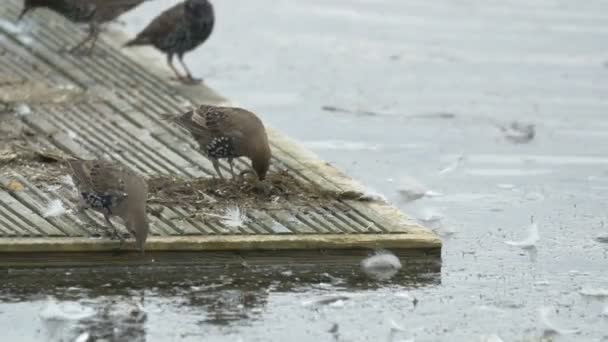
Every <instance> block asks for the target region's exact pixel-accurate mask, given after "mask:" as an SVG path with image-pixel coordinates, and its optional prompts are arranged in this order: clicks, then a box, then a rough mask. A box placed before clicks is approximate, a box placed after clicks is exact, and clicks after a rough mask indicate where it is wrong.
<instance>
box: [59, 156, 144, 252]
mask: <svg viewBox="0 0 608 342" xmlns="http://www.w3.org/2000/svg"><path fill="white" fill-rule="evenodd" d="M68 164H69V165H70V168H71V169H72V172H73V174H74V184H75V185H76V188H78V192H79V194H80V206H81V208H80V209H82V210H83V209H93V210H95V211H97V212H100V213H102V214H103V216H104V218H105V219H106V221H107V222H108V224H109V225H110V227H111V228H112V229H113V230H114V233H115V234H116V235H118V236H119V238H120V239H121V241H122V240H123V239H122V236H121V235H120V234H118V232H117V230H116V227H114V225H113V224H112V221H110V217H112V216H118V217H120V218H122V219H123V221H124V224H125V227H126V228H127V230H129V232H130V233H131V234H132V235H133V236H134V237H135V241H136V243H137V247H138V248H139V250H140V251H141V252H142V253H143V251H144V243H145V242H146V238H147V237H148V230H149V223H148V218H147V216H146V201H147V198H148V185H147V183H146V181H145V180H144V178H143V177H141V176H140V175H138V174H136V173H135V172H133V171H131V170H129V169H128V168H126V167H124V166H122V165H118V164H114V163H110V162H107V161H101V160H73V161H68Z"/></svg>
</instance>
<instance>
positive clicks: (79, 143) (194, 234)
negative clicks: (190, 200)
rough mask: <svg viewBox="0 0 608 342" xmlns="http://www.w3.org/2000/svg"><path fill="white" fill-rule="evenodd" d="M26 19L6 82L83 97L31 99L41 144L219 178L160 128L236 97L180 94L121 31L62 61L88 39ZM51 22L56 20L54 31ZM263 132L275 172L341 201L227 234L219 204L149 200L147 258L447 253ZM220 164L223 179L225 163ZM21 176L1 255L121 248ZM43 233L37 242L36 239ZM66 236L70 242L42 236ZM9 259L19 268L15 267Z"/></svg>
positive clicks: (141, 168) (1, 229)
mask: <svg viewBox="0 0 608 342" xmlns="http://www.w3.org/2000/svg"><path fill="white" fill-rule="evenodd" d="M20 7H21V3H20V1H19V0H8V1H7V4H6V6H0V17H2V18H6V17H13V16H16V15H17V14H18V12H19V10H20ZM27 20H36V26H37V29H36V30H31V32H28V33H27V35H29V37H25V36H24V35H23V34H16V33H15V32H12V31H11V32H9V31H7V30H6V29H5V28H2V27H0V49H1V50H2V51H4V50H6V48H5V47H4V46H6V47H7V48H10V53H11V58H8V59H3V60H2V61H0V70H4V69H6V70H13V69H14V70H16V72H11V73H10V77H13V78H14V77H19V78H23V77H25V78H27V80H29V81H30V82H36V83H41V84H42V83H44V84H48V86H49V87H55V88H56V89H61V87H63V86H65V85H68V86H70V87H72V88H74V89H76V90H77V91H78V92H81V93H82V94H80V93H79V94H78V95H79V96H78V99H77V101H76V100H73V101H69V100H67V101H64V102H62V103H60V104H49V103H33V102H32V103H30V102H27V103H28V105H30V108H31V109H32V113H31V114H30V115H27V116H23V117H22V118H21V120H22V122H23V123H24V124H25V125H27V126H28V127H30V128H31V129H32V130H33V131H35V132H36V133H37V134H38V135H40V136H41V137H44V139H43V140H44V141H43V144H44V145H45V146H47V147H49V148H51V149H53V148H54V149H59V150H61V151H63V152H64V153H66V154H69V155H74V156H78V157H81V158H86V159H90V158H107V157H110V158H111V159H113V160H116V161H119V162H123V163H125V164H127V165H129V166H131V167H132V168H133V169H134V170H136V171H138V172H140V173H142V174H144V175H146V176H158V175H176V176H180V177H185V178H189V177H204V176H213V175H215V171H214V170H213V167H212V165H211V163H210V162H209V161H208V159H207V158H205V156H204V155H203V154H202V153H201V151H200V149H199V147H198V145H197V144H196V142H195V141H194V140H193V139H192V137H191V136H190V135H189V134H187V133H186V132H184V131H183V130H182V129H180V128H178V127H177V126H176V125H173V124H171V123H170V122H168V121H165V120H162V119H161V114H177V113H180V112H183V111H184V110H185V109H186V108H188V107H189V106H192V105H197V104H200V103H207V104H215V105H230V102H229V101H226V100H225V99H223V98H222V97H220V96H219V95H217V94H216V93H214V92H213V91H212V90H211V89H209V88H207V87H206V86H204V85H199V86H183V85H181V84H176V83H174V82H170V81H168V78H169V76H171V75H170V74H169V71H168V69H167V68H166V66H165V65H164V64H165V63H164V58H163V57H160V56H159V55H158V54H157V53H156V52H153V51H151V50H149V49H123V50H120V51H118V48H119V47H120V45H121V43H122V42H124V41H125V40H126V37H125V36H124V35H123V34H121V33H119V32H110V33H109V34H107V35H102V37H101V39H100V41H99V44H98V48H97V49H96V50H95V52H94V55H93V56H91V57H82V56H73V55H71V54H58V51H59V50H60V49H62V48H64V47H65V46H71V45H74V44H75V43H76V42H77V41H78V40H79V39H81V38H82V37H81V35H82V33H81V31H80V30H78V29H75V26H74V25H72V24H71V23H69V22H66V21H65V20H64V19H63V18H61V17H60V16H57V15H56V14H54V13H52V12H51V11H40V12H36V13H34V14H33V15H32V16H30V17H28V18H27ZM50 22H53V24H52V32H51V30H50V26H51V24H49V23H50ZM107 37H111V38H112V39H106V38H107ZM28 40H29V41H30V42H31V44H29V45H28V44H27V42H26V41H28ZM21 55H23V60H26V61H27V63H26V64H30V63H31V64H32V65H34V64H35V65H37V66H38V70H41V71H42V72H40V73H32V72H30V71H29V70H26V69H25V68H23V66H22V65H20V63H17V59H15V58H17V57H19V56H21ZM8 74H9V73H7V75H8ZM0 81H1V79H0ZM266 126H268V125H266ZM267 130H268V136H269V139H270V143H271V148H272V151H273V159H272V164H271V169H270V173H276V172H278V171H279V170H283V169H286V170H287V171H288V174H289V175H292V176H293V177H294V178H295V179H296V180H297V182H300V183H301V184H298V185H297V186H298V187H299V188H300V189H303V187H305V186H311V187H315V188H318V190H319V191H320V192H324V193H328V194H329V193H333V194H335V195H336V199H334V200H328V201H327V202H323V203H321V202H319V203H317V202H316V201H310V203H308V202H306V203H301V201H300V202H298V203H297V204H296V202H294V203H290V202H289V201H288V200H287V199H285V201H286V203H281V205H282V206H284V207H283V208H273V206H272V205H269V206H268V207H269V208H268V210H260V209H259V208H257V207H256V208H257V209H256V208H248V207H243V209H242V210H243V212H244V214H245V215H246V217H247V219H246V220H245V222H244V223H243V224H242V225H241V226H238V227H230V226H229V225H227V224H226V221H225V220H224V219H222V218H221V217H220V216H222V214H221V213H218V212H217V210H221V208H222V207H221V206H220V207H219V209H218V207H213V210H215V211H212V212H207V211H204V210H202V209H201V211H200V212H198V209H194V208H193V207H188V208H185V207H174V206H172V205H168V206H161V205H158V204H153V205H152V206H151V213H150V219H151V235H152V236H151V237H149V240H148V243H147V244H146V250H147V251H149V252H150V253H169V252H170V251H195V252H199V251H212V250H219V251H227V250H239V251H252V250H258V249H261V250H282V251H290V250H302V249H305V250H319V249H341V250H345V249H351V248H368V249H369V248H408V249H422V250H429V249H430V250H438V249H439V248H440V246H441V242H440V240H439V239H438V238H437V236H436V235H435V234H434V233H433V232H431V231H430V230H428V229H426V228H424V227H422V226H420V225H418V224H417V223H416V222H414V221H413V220H411V219H410V218H408V217H407V216H405V215H404V214H402V213H401V212H399V211H398V210H396V209H395V208H393V207H391V206H390V205H388V204H386V203H384V202H383V201H381V200H373V201H360V200H355V199H354V198H356V197H357V196H363V195H364V194H365V192H366V190H365V187H363V186H362V185H361V184H359V183H357V182H356V181H354V180H352V179H350V178H349V177H348V176H346V175H345V174H344V173H342V172H341V171H339V170H337V169H336V168H334V167H332V166H330V165H328V164H327V163H325V162H323V161H321V160H320V159H319V158H318V156H316V155H315V154H314V153H312V152H310V151H308V150H306V149H303V148H302V147H300V146H299V145H297V144H296V143H295V142H293V141H292V140H290V139H289V138H287V137H286V136H284V135H282V134H280V133H278V132H277V131H275V130H274V129H273V128H272V127H267ZM9 167H10V166H9ZM221 167H222V169H223V170H225V172H226V173H227V172H228V167H227V164H226V163H225V162H222V166H221ZM248 168H249V162H248V161H247V160H244V159H242V158H241V159H239V160H237V161H236V170H237V172H238V171H241V170H245V169H248ZM21 179H22V181H23V182H24V184H26V185H27V186H26V189H24V190H23V191H20V192H17V193H15V194H14V196H11V195H9V197H10V198H7V201H8V200H9V199H11V198H12V201H10V202H6V203H3V204H2V205H0V252H4V253H17V254H19V253H22V254H23V258H25V259H27V258H29V257H31V254H28V253H30V252H39V254H37V255H38V256H39V255H42V254H45V253H57V255H65V254H62V253H64V252H74V253H75V252H84V251H87V252H88V253H91V252H95V253H91V254H89V255H92V256H91V258H90V262H91V263H96V261H94V260H97V257H96V256H95V255H96V254H97V255H103V253H105V252H108V251H112V250H113V249H114V248H116V247H117V246H118V242H117V241H110V240H106V239H97V238H96V239H92V238H91V237H94V236H97V235H98V234H99V233H103V230H105V229H107V228H105V225H106V223H105V221H104V220H103V218H102V216H101V215H98V214H97V213H94V212H92V211H85V212H84V213H83V214H82V215H79V216H78V217H76V215H74V214H65V215H61V216H59V217H55V218H43V217H42V216H41V215H42V212H41V210H42V208H41V203H43V204H47V203H48V201H49V200H50V199H54V198H57V199H60V200H61V201H63V202H64V203H66V204H67V203H69V202H73V201H74V199H73V198H72V199H70V198H68V197H70V196H69V194H68V193H66V191H67V190H66V189H61V190H60V191H56V192H55V193H54V194H52V195H49V194H47V193H46V192H45V191H44V190H43V189H45V188H46V187H47V186H46V185H42V187H36V186H32V185H31V184H30V183H29V180H27V179H25V178H23V177H22V178H21ZM6 195H7V194H6V193H4V196H5V197H6ZM342 195H344V196H342ZM346 195H348V196H346ZM286 198H287V197H286ZM340 198H353V200H343V199H340ZM230 200H234V201H235V203H234V205H236V206H238V205H239V202H238V198H236V199H235V198H232V197H230ZM222 205H225V203H223V202H222ZM229 205H232V204H231V203H229ZM79 218H80V219H79ZM118 221H119V220H118ZM115 222H116V221H115ZM116 226H117V227H118V228H119V229H120V230H121V231H125V232H126V230H125V228H124V227H123V225H122V224H118V222H116ZM53 229H55V230H54V231H53ZM36 234H38V235H39V237H32V235H36ZM66 234H67V235H69V237H55V236H45V235H61V236H63V235H66ZM126 248H127V249H129V250H133V249H134V246H133V243H132V242H129V243H127V244H126ZM98 253H102V254H98ZM11 255H13V254H11ZM33 258H34V259H36V260H39V259H37V257H33ZM58 258H60V257H58ZM0 259H1V258H0ZM17 259H18V258H17ZM11 260H13V261H11V262H15V259H11ZM17 263H18V262H17ZM128 263H129V262H127V264H128ZM23 264H27V262H26V261H24V263H23ZM85 264H86V262H85ZM0 265H2V262H0Z"/></svg>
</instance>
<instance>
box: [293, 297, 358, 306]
mask: <svg viewBox="0 0 608 342" xmlns="http://www.w3.org/2000/svg"><path fill="white" fill-rule="evenodd" d="M350 298H351V297H348V296H342V295H332V296H325V297H321V298H317V299H313V300H305V301H302V306H322V305H329V306H343V305H344V302H345V301H347V300H349V299H350Z"/></svg>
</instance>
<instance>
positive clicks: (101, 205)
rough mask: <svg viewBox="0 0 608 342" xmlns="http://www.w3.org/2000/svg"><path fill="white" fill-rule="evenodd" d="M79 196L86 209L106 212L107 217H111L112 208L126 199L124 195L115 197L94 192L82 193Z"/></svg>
mask: <svg viewBox="0 0 608 342" xmlns="http://www.w3.org/2000/svg"><path fill="white" fill-rule="evenodd" d="M80 196H81V197H82V199H83V201H84V203H85V204H86V206H87V207H88V208H91V209H94V210H97V211H100V212H107V213H108V214H109V215H112V208H114V207H116V206H117V205H118V204H119V203H120V202H121V201H122V200H123V199H124V198H125V197H126V195H124V196H117V195H114V194H105V193H99V192H94V191H83V192H81V193H80Z"/></svg>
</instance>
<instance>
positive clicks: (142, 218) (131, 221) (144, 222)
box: [126, 213, 150, 254]
mask: <svg viewBox="0 0 608 342" xmlns="http://www.w3.org/2000/svg"><path fill="white" fill-rule="evenodd" d="M126 226H127V229H128V230H129V231H130V232H131V234H133V235H135V243H136V245H137V248H138V249H139V251H140V252H141V253H142V254H143V253H144V245H145V243H146V239H147V238H148V232H149V231H150V221H149V220H148V217H147V216H146V214H145V213H143V214H141V215H131V216H130V217H129V218H128V219H127V221H126Z"/></svg>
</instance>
